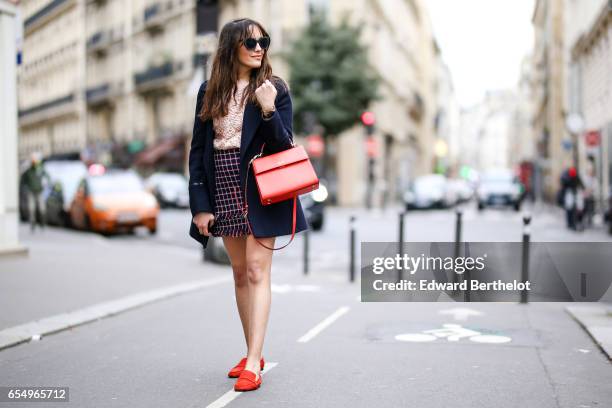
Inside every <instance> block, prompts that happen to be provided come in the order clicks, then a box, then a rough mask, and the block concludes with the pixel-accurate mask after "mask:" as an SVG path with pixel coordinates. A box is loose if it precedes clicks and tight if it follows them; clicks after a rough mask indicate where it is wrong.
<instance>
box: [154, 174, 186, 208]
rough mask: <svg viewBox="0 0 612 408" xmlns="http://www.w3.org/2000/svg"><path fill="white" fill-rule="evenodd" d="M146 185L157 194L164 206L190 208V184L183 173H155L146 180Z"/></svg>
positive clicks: (156, 196)
mask: <svg viewBox="0 0 612 408" xmlns="http://www.w3.org/2000/svg"><path fill="white" fill-rule="evenodd" d="M145 187H146V188H147V190H148V191H149V192H151V193H152V194H153V195H154V196H155V198H156V199H157V202H158V203H159V205H160V206H161V207H162V208H163V207H178V208H189V185H188V181H187V179H186V178H185V176H184V175H182V174H179V173H162V172H159V173H153V174H152V175H151V176H149V178H147V180H146V181H145Z"/></svg>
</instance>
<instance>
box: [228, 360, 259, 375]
mask: <svg viewBox="0 0 612 408" xmlns="http://www.w3.org/2000/svg"><path fill="white" fill-rule="evenodd" d="M246 361H247V359H246V357H244V358H243V359H242V360H240V362H239V363H238V364H236V365H235V366H234V367H233V368H232V369H231V370H229V373H227V376H228V377H229V378H237V377H238V376H240V373H241V372H242V370H244V367H245V366H246ZM264 364H265V362H264V359H263V357H261V360H259V368H261V370H263V369H264Z"/></svg>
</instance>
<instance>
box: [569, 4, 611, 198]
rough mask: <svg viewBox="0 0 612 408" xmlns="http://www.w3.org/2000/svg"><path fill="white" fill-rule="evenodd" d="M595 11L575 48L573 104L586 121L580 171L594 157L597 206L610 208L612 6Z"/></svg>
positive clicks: (573, 55) (602, 6)
mask: <svg viewBox="0 0 612 408" xmlns="http://www.w3.org/2000/svg"><path fill="white" fill-rule="evenodd" d="M595 10H596V12H595V13H589V17H587V18H588V21H589V24H588V26H587V28H586V29H585V30H584V31H582V32H581V33H580V35H579V36H578V38H577V40H576V41H575V43H574V45H573V47H572V67H573V72H574V73H575V78H574V79H575V82H574V83H575V87H574V88H573V90H574V93H573V98H572V101H573V102H574V104H575V105H574V109H575V111H576V112H578V113H579V114H580V115H581V116H582V118H583V120H584V134H583V135H581V136H582V137H581V138H580V142H581V147H582V149H581V150H580V153H581V154H580V156H579V158H580V168H581V169H585V170H586V169H587V168H588V166H587V162H588V159H589V158H590V160H591V161H592V165H593V166H594V170H595V175H596V177H597V189H596V191H597V197H596V198H597V201H598V203H597V204H598V207H599V208H606V206H607V205H606V199H607V197H608V196H609V195H610V182H611V180H612V148H611V147H612V5H608V4H606V3H605V2H599V7H598V8H596V9H595ZM589 11H591V10H589ZM583 174H584V171H583Z"/></svg>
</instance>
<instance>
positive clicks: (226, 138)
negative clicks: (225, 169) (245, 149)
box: [213, 83, 248, 150]
mask: <svg viewBox="0 0 612 408" xmlns="http://www.w3.org/2000/svg"><path fill="white" fill-rule="evenodd" d="M247 85H248V83H243V84H238V85H237V89H236V94H235V95H234V97H233V98H231V99H230V102H229V105H228V107H227V108H228V109H227V110H228V112H227V115H226V116H224V117H222V118H214V119H213V129H214V131H215V138H214V140H213V146H214V148H215V149H218V150H226V149H233V148H239V147H240V138H241V136H242V118H243V116H244V106H245V105H244V104H242V105H240V101H241V99H242V94H243V92H244V90H245V89H246V87H247ZM245 102H246V101H245Z"/></svg>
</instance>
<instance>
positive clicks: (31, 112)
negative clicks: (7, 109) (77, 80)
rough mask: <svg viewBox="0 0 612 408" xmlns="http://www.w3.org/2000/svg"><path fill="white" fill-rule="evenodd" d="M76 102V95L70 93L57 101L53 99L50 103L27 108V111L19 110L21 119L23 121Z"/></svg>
mask: <svg viewBox="0 0 612 408" xmlns="http://www.w3.org/2000/svg"><path fill="white" fill-rule="evenodd" d="M73 101H74V93H70V94H68V95H66V96H62V97H60V98H56V99H52V100H50V101H47V102H43V103H41V104H38V105H35V106H32V107H30V108H26V109H20V110H19V113H18V115H19V119H22V118H24V117H26V116H31V115H34V114H36V113H40V112H44V111H47V110H51V109H53V108H56V107H59V106H62V105H64V104H68V103H70V102H73Z"/></svg>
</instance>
